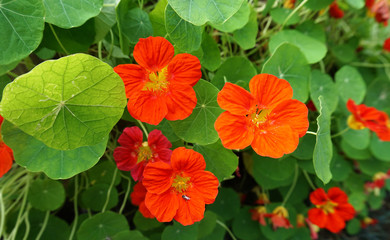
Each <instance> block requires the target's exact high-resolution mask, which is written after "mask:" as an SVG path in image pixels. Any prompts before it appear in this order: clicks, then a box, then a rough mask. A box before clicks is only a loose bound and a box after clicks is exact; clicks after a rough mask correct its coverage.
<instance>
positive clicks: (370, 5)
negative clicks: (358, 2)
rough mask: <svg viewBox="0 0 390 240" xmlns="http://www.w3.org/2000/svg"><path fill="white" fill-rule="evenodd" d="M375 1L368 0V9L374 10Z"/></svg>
mask: <svg viewBox="0 0 390 240" xmlns="http://www.w3.org/2000/svg"><path fill="white" fill-rule="evenodd" d="M374 3H375V0H366V7H367V8H372V6H374Z"/></svg>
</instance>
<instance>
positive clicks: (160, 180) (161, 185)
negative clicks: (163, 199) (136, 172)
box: [142, 162, 173, 194]
mask: <svg viewBox="0 0 390 240" xmlns="http://www.w3.org/2000/svg"><path fill="white" fill-rule="evenodd" d="M172 174H173V172H172V168H171V166H170V165H169V164H167V163H165V162H149V163H148V164H147V165H146V167H145V170H144V179H143V180H142V183H143V185H144V187H145V188H146V190H147V191H148V192H150V193H156V194H162V193H163V192H165V191H167V190H168V189H169V188H170V187H171V186H172V182H173V179H172Z"/></svg>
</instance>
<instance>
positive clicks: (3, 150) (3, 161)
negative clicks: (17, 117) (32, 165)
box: [0, 143, 14, 178]
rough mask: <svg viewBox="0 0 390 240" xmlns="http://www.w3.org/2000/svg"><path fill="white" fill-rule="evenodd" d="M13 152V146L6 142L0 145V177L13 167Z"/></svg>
mask: <svg viewBox="0 0 390 240" xmlns="http://www.w3.org/2000/svg"><path fill="white" fill-rule="evenodd" d="M13 159H14V157H13V154H12V150H11V148H9V147H8V146H7V145H5V144H4V143H1V145H0V178H1V177H2V176H3V175H4V174H6V173H7V172H8V171H9V170H10V169H11V167H12V162H13Z"/></svg>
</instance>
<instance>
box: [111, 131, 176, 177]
mask: <svg viewBox="0 0 390 240" xmlns="http://www.w3.org/2000/svg"><path fill="white" fill-rule="evenodd" d="M142 139H143V134H142V131H141V129H139V127H128V128H125V130H123V133H122V134H121V136H120V137H119V139H118V142H119V144H120V145H121V146H119V147H117V148H115V150H114V159H115V162H116V165H117V167H118V169H119V170H122V171H131V176H132V177H133V179H134V180H135V181H141V180H142V178H143V176H142V175H143V172H144V168H145V166H146V164H147V163H148V162H156V161H164V162H167V163H169V161H170V158H171V154H172V151H171V150H170V149H169V148H171V147H172V144H171V143H170V142H169V141H168V139H167V138H166V137H165V136H164V135H163V134H162V133H161V131H160V130H156V129H155V130H153V131H151V132H150V133H149V136H148V141H147V142H142Z"/></svg>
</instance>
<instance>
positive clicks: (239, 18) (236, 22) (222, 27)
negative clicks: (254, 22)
mask: <svg viewBox="0 0 390 240" xmlns="http://www.w3.org/2000/svg"><path fill="white" fill-rule="evenodd" d="M249 14H250V8H249V4H248V3H247V2H246V1H244V2H243V3H242V5H241V7H240V9H239V10H238V11H237V12H236V13H235V14H234V15H233V16H232V17H231V18H229V19H228V20H227V21H225V22H223V23H222V24H213V23H211V26H212V27H214V28H216V29H217V30H219V31H221V32H234V31H235V30H237V29H240V28H242V27H244V26H245V24H246V23H247V22H248V19H249Z"/></svg>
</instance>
